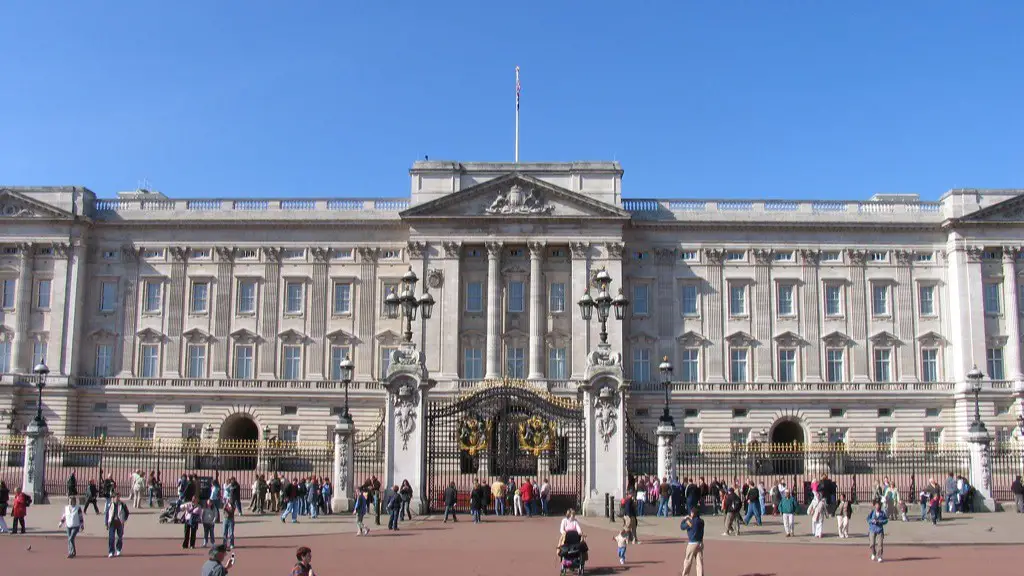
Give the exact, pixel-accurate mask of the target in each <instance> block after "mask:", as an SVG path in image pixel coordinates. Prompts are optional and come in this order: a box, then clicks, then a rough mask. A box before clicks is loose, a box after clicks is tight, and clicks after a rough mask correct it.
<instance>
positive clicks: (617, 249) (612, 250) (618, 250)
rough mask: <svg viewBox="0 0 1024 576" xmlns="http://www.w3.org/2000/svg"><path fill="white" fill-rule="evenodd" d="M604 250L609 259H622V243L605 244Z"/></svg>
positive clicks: (623, 246)
mask: <svg viewBox="0 0 1024 576" xmlns="http://www.w3.org/2000/svg"><path fill="white" fill-rule="evenodd" d="M604 249H605V250H606V251H607V252H608V257H609V258H622V252H623V250H624V249H625V245H624V244H623V243H622V242H605V243H604Z"/></svg>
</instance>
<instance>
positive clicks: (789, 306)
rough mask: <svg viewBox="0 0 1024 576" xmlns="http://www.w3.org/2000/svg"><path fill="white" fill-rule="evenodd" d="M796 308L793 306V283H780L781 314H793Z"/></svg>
mask: <svg viewBox="0 0 1024 576" xmlns="http://www.w3.org/2000/svg"><path fill="white" fill-rule="evenodd" d="M794 314H796V308H795V307H794V306H793V285H792V284H779V316H793V315H794Z"/></svg>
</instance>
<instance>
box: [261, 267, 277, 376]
mask: <svg viewBox="0 0 1024 576" xmlns="http://www.w3.org/2000/svg"><path fill="white" fill-rule="evenodd" d="M263 258H264V262H265V264H264V266H263V282H264V284H263V301H262V304H263V312H262V313H261V314H260V326H259V336H260V354H259V356H260V357H259V363H260V364H259V370H258V371H257V375H258V377H259V378H260V379H261V380H264V379H265V380H273V379H274V378H276V370H275V369H274V367H275V366H276V365H277V364H276V360H277V327H278V321H279V319H280V316H281V290H280V286H281V249H280V248H275V247H264V248H263Z"/></svg>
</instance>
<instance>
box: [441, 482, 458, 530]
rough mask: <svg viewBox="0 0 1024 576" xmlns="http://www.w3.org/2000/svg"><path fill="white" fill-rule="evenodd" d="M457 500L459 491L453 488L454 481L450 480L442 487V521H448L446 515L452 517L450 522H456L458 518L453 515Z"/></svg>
mask: <svg viewBox="0 0 1024 576" xmlns="http://www.w3.org/2000/svg"><path fill="white" fill-rule="evenodd" d="M458 502H459V492H458V490H456V489H455V482H452V483H451V484H449V485H448V487H447V488H445V489H444V521H445V522H448V515H449V514H450V515H451V517H452V522H458V521H459V518H458V516H456V515H455V506H456V504H458Z"/></svg>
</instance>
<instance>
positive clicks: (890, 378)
mask: <svg viewBox="0 0 1024 576" xmlns="http://www.w3.org/2000/svg"><path fill="white" fill-rule="evenodd" d="M892 356H893V349H892V348H888V347H876V348H875V349H874V351H873V352H872V353H871V375H872V377H873V379H874V381H875V382H895V380H896V379H895V376H896V374H895V370H894V368H895V367H894V366H893V361H892Z"/></svg>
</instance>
